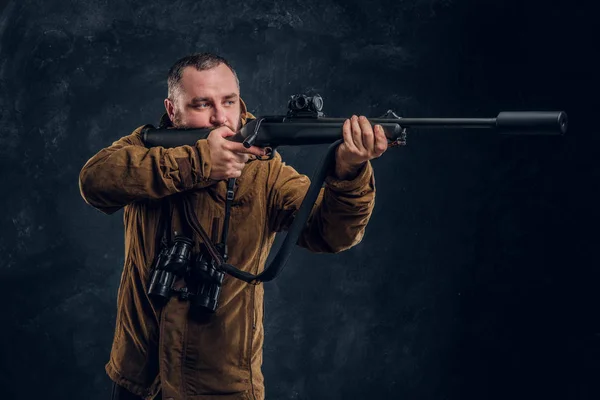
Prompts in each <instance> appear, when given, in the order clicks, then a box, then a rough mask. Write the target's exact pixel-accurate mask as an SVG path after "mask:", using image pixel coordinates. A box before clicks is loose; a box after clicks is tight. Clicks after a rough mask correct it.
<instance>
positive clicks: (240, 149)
mask: <svg viewBox="0 0 600 400" xmlns="http://www.w3.org/2000/svg"><path fill="white" fill-rule="evenodd" d="M225 148H226V149H227V150H229V151H232V152H234V153H239V154H252V155H255V156H257V157H262V156H264V155H266V154H267V152H266V150H265V149H263V148H262V147H257V146H251V147H249V148H245V147H244V145H243V144H241V143H234V142H230V143H228V144H227V145H226V146H225Z"/></svg>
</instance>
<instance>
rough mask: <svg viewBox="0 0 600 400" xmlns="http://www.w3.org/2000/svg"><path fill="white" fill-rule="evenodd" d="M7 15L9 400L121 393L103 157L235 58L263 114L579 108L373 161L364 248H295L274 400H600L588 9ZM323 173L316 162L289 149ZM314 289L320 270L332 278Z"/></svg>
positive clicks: (1, 77) (276, 308)
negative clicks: (561, 118)
mask: <svg viewBox="0 0 600 400" xmlns="http://www.w3.org/2000/svg"><path fill="white" fill-rule="evenodd" d="M587 3H588V5H586V4H585V3H584V2H583V1H582V2H573V1H564V0H556V1H554V2H549V1H547V0H545V1H541V0H535V1H517V0H505V1H475V0H456V1H450V0H439V1H436V0H412V1H373V2H369V1H335V0H320V1H316V0H304V1H298V0H294V1H286V2H285V3H284V2H280V3H277V2H274V1H256V2H243V1H229V2H221V1H216V0H212V1H203V2H200V1H193V0H180V1H173V2H162V3H161V2H159V1H155V0H150V1H148V0H146V1H137V0H136V1H116V0H104V1H91V0H72V1H69V2H62V1H58V0H45V1H41V0H20V1H14V0H13V1H9V2H3V3H2V9H1V10H2V14H1V17H0V18H1V19H0V122H1V123H0V168H1V180H0V183H1V187H2V192H3V193H2V194H3V195H2V196H1V197H0V202H1V203H0V204H1V209H2V211H3V212H2V216H1V218H0V229H1V236H0V293H1V294H2V296H1V297H0V298H2V299H3V306H2V307H1V315H2V317H1V321H2V326H1V329H0V338H1V341H0V393H1V397H2V398H10V399H36V398H44V399H94V400H95V399H97V400H100V399H107V398H108V396H109V390H110V382H109V380H108V378H107V377H106V376H105V374H104V364H105V362H106V361H107V357H108V352H109V349H110V343H111V340H112V334H113V327H114V318H115V306H116V304H115V303H116V302H115V298H116V290H117V286H118V282H119V277H120V274H121V269H122V262H123V237H122V218H121V217H122V213H121V212H119V213H117V214H116V215H113V216H110V217H109V216H105V215H103V214H101V213H100V212H97V211H95V210H94V209H92V208H91V207H89V206H87V205H86V204H85V203H84V201H83V200H82V199H81V197H80V195H79V191H78V186H77V179H78V173H79V170H80V169H81V167H82V166H83V164H84V163H85V161H86V160H87V159H88V158H89V157H91V156H92V155H93V154H94V153H95V152H97V151H98V150H100V149H101V148H102V147H105V146H108V145H109V144H110V143H111V142H112V141H114V140H116V139H118V138H119V137H121V136H124V135H126V134H128V133H130V131H132V130H133V129H134V128H136V127H137V126H139V125H142V124H145V123H156V122H157V120H158V118H159V116H160V114H161V113H162V100H163V98H164V96H165V94H166V82H165V81H166V79H165V76H166V72H167V70H168V68H169V66H170V65H171V64H172V63H173V62H174V61H175V60H176V59H177V58H179V57H181V56H183V55H185V54H187V53H190V52H195V51H205V50H206V51H213V52H216V53H219V54H221V55H223V56H225V57H227V58H228V59H230V60H231V62H232V63H233V64H234V66H235V67H236V68H237V70H238V74H239V76H240V81H241V89H242V96H243V98H244V99H245V100H246V102H247V103H248V105H249V108H250V109H251V111H253V112H254V113H256V114H258V115H260V114H278V113H282V112H285V104H286V101H287V98H288V96H289V95H291V94H294V93H298V92H302V91H306V90H313V91H317V92H319V93H320V94H321V95H322V96H323V97H324V98H325V108H326V111H327V112H328V114H329V115H331V116H349V115H351V114H353V113H357V114H366V115H368V116H378V115H380V114H382V113H383V112H385V111H386V110H387V109H389V108H393V109H394V110H396V112H398V113H400V114H401V115H404V116H415V117H417V116H418V117H424V116H447V117H453V116H454V117H458V116H471V117H493V116H495V115H496V113H497V112H499V111H502V110H541V109H548V110H565V111H567V112H568V113H569V116H570V119H571V129H570V132H569V134H568V136H566V137H562V138H560V137H522V136H521V137H516V136H498V135H493V134H491V133H490V132H477V131H454V132H450V131H429V132H416V131H415V132H413V134H412V135H411V136H410V137H409V146H408V147H406V148H404V149H395V150H390V151H389V153H387V154H385V156H384V157H382V158H381V159H379V160H376V161H375V162H374V166H375V171H376V179H377V185H378V186H377V187H378V195H377V203H376V208H375V212H374V215H373V217H372V222H371V223H370V225H369V227H368V229H367V234H366V236H365V238H364V240H363V242H362V243H361V244H360V245H359V246H357V247H355V248H354V249H352V250H350V251H347V252H345V253H343V254H339V255H313V254H309V253H307V252H306V251H304V250H301V249H298V250H297V251H296V252H295V253H294V255H293V260H292V261H291V262H290V263H289V265H288V267H287V269H286V271H285V272H284V273H283V276H282V277H281V278H279V279H278V280H277V281H276V282H274V283H270V284H267V296H266V320H265V325H266V345H265V362H264V373H265V376H266V385H267V398H269V399H350V398H362V399H367V398H369V399H399V398H402V399H505V398H513V399H541V398H545V399H549V398H552V399H597V398H599V396H600V389H599V388H598V375H599V372H600V368H599V362H600V360H599V355H600V346H599V342H600V324H599V321H598V304H599V296H598V293H597V282H598V278H599V277H600V274H599V273H598V271H597V269H598V265H599V257H598V252H597V248H598V246H597V242H598V239H599V238H600V235H599V234H598V223H599V222H600V218H599V212H598V204H599V200H600V198H599V197H600V196H598V191H597V186H598V182H599V178H600V167H599V164H598V161H597V156H596V154H597V153H598V151H597V148H598V144H599V143H600V140H599V139H598V133H599V129H598V127H597V114H598V100H597V99H598V88H599V85H598V83H599V82H598V70H599V69H598V68H599V67H600V63H599V61H598V59H597V57H598V46H599V45H598V37H600V35H599V32H598V28H596V27H595V26H596V25H597V16H598V14H597V13H596V10H594V9H593V7H592V4H593V3H594V2H593V1H589V2H587ZM282 154H283V155H284V157H285V159H286V160H287V161H288V162H289V163H290V164H292V165H294V166H295V167H297V169H298V170H300V171H301V172H304V173H312V170H313V168H314V165H315V163H316V162H317V161H318V159H319V155H320V154H322V149H321V148H309V147H303V148H287V149H283V150H282ZM315 275H318V276H319V277H318V278H315V277H314V276H315Z"/></svg>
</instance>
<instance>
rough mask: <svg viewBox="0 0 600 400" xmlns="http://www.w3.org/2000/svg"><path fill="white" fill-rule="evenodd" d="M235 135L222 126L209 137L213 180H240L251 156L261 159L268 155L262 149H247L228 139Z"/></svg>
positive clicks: (254, 147) (211, 176)
mask: <svg viewBox="0 0 600 400" xmlns="http://www.w3.org/2000/svg"><path fill="white" fill-rule="evenodd" d="M234 135H235V132H234V131H232V130H231V129H229V127H227V126H221V127H219V128H217V129H214V130H213V131H212V132H211V133H210V134H209V135H208V137H207V141H208V147H209V149H210V159H211V170H210V178H211V179H213V180H217V181H220V180H222V179H229V178H238V177H239V176H240V175H241V174H242V170H243V169H244V166H245V165H246V162H247V161H248V159H249V158H250V155H255V156H258V157H260V156H264V155H265V154H266V153H265V150H264V149H262V148H260V147H256V146H252V147H250V148H248V149H247V148H245V147H244V145H243V144H241V143H238V142H232V141H230V140H227V139H226V138H228V137H231V136H234Z"/></svg>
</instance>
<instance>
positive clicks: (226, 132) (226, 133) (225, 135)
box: [215, 126, 235, 138]
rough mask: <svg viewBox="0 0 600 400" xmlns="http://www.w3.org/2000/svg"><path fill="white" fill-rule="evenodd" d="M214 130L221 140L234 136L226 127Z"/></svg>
mask: <svg viewBox="0 0 600 400" xmlns="http://www.w3.org/2000/svg"><path fill="white" fill-rule="evenodd" d="M215 130H216V131H218V132H219V136H221V137H222V138H228V137H230V136H233V135H235V132H234V131H232V130H231V129H229V127H227V126H223V127H221V128H217V129H215Z"/></svg>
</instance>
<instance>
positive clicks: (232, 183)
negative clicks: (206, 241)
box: [221, 178, 235, 260]
mask: <svg viewBox="0 0 600 400" xmlns="http://www.w3.org/2000/svg"><path fill="white" fill-rule="evenodd" d="M234 189H235V178H229V180H228V181H227V195H226V197H225V219H224V220H223V231H222V232H223V234H222V236H221V245H222V246H223V258H224V259H225V260H227V235H228V234H229V217H230V216H231V203H233V195H234V192H233V191H234Z"/></svg>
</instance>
